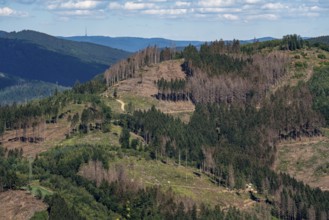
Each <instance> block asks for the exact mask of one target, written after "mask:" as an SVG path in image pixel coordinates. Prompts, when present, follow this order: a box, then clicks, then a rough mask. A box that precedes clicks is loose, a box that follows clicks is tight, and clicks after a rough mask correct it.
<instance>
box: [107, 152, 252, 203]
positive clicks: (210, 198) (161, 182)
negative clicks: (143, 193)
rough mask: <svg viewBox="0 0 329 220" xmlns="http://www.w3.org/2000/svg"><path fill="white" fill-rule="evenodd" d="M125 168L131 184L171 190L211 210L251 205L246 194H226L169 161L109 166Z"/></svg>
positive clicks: (127, 161) (136, 160) (130, 161)
mask: <svg viewBox="0 0 329 220" xmlns="http://www.w3.org/2000/svg"><path fill="white" fill-rule="evenodd" d="M116 165H120V166H123V167H125V168H126V169H125V170H126V172H127V175H128V177H129V178H130V179H131V181H134V182H138V183H141V184H142V185H144V186H154V185H156V186H161V187H162V189H163V190H169V189H171V190H172V191H173V192H174V193H175V194H176V195H177V196H178V197H179V198H180V199H183V200H193V201H194V202H196V203H197V204H200V203H205V204H208V205H211V206H214V205H217V204H219V205H220V206H221V207H223V208H225V207H229V206H236V207H239V208H241V209H243V208H247V205H246V204H248V203H249V205H252V204H253V202H251V203H250V201H251V200H250V199H249V194H248V193H247V192H242V193H240V194H239V195H238V194H237V193H236V191H229V190H227V189H226V188H224V187H222V186H218V185H216V184H214V183H212V182H211V181H210V179H209V177H208V176H206V175H204V174H202V175H201V176H200V177H199V176H198V175H196V174H195V173H198V170H196V169H194V168H191V167H187V168H186V167H184V166H178V164H175V163H174V162H172V161H171V160H168V162H167V163H164V162H161V161H154V160H145V159H143V158H137V157H134V156H130V157H124V158H122V159H116V160H115V161H114V162H113V161H112V162H111V163H110V166H116Z"/></svg>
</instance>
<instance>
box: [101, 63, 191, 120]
mask: <svg viewBox="0 0 329 220" xmlns="http://www.w3.org/2000/svg"><path fill="white" fill-rule="evenodd" d="M182 62H183V61H182V60H171V61H165V62H162V63H160V64H154V65H152V66H150V67H144V68H143V69H142V70H140V71H141V75H142V78H141V77H136V78H131V79H127V80H124V81H121V82H119V83H118V84H116V85H115V86H113V87H112V88H110V89H109V90H108V91H107V94H105V95H104V96H105V97H111V95H112V94H113V90H114V88H117V92H118V95H119V100H120V101H122V102H124V103H125V110H127V104H128V103H129V102H132V103H133V104H135V109H149V108H150V107H151V106H152V105H155V106H156V108H157V109H159V110H161V111H163V112H165V113H168V114H173V115H175V114H176V115H178V114H183V113H185V114H187V115H188V114H190V113H191V112H193V111H194V108H195V106H194V105H193V103H192V102H191V101H181V102H171V101H159V100H157V99H156V98H155V97H154V95H155V94H157V92H158V89H157V86H156V85H155V83H154V82H156V81H157V80H159V79H161V78H164V79H165V80H170V79H185V73H184V72H183V71H182V68H181V64H182ZM138 75H139V74H138ZM117 102H119V101H118V100H117ZM118 104H120V106H121V110H122V103H118Z"/></svg>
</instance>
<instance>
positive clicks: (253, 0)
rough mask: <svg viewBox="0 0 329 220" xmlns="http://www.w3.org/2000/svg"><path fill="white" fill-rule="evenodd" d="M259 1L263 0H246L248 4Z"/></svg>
mask: <svg viewBox="0 0 329 220" xmlns="http://www.w3.org/2000/svg"><path fill="white" fill-rule="evenodd" d="M259 2H261V0H245V3H247V4H256V3H259Z"/></svg>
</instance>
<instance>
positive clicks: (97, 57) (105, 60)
mask: <svg viewBox="0 0 329 220" xmlns="http://www.w3.org/2000/svg"><path fill="white" fill-rule="evenodd" d="M0 36H1V37H2V38H8V39H18V40H24V41H26V42H29V43H33V44H37V45H39V46H41V47H42V48H44V49H47V50H50V51H54V52H58V53H61V54H65V55H68V56H73V57H77V58H78V59H80V60H82V61H84V62H90V63H98V64H104V65H108V66H109V65H110V64H113V63H116V62H117V61H118V60H120V59H123V58H125V57H127V56H128V55H129V53H128V52H126V51H123V50H118V49H114V48H110V47H105V46H101V45H98V44H93V43H86V42H75V41H70V40H65V39H60V38H57V37H54V36H51V35H47V34H44V33H40V32H36V31H31V30H24V31H20V32H10V33H5V34H2V35H0Z"/></svg>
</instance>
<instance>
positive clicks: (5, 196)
mask: <svg viewBox="0 0 329 220" xmlns="http://www.w3.org/2000/svg"><path fill="white" fill-rule="evenodd" d="M0 204H1V205H0V220H27V219H30V218H32V216H33V215H34V213H35V212H38V211H43V210H46V209H47V205H46V204H45V203H43V202H42V201H41V200H38V199H36V198H35V197H34V196H33V195H31V194H30V193H28V192H27V191H21V190H15V191H14V190H9V191H6V192H1V193H0Z"/></svg>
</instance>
